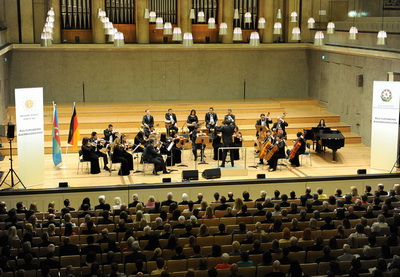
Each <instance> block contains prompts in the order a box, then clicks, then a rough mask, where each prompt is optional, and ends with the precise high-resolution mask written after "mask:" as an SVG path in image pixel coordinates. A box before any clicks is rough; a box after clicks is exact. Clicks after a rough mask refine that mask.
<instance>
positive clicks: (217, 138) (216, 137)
mask: <svg viewBox="0 0 400 277" xmlns="http://www.w3.org/2000/svg"><path fill="white" fill-rule="evenodd" d="M212 146H213V149H214V160H215V161H217V160H218V157H219V160H222V150H221V149H220V150H219V154H218V149H219V148H220V147H223V146H224V145H223V144H222V136H221V132H217V131H215V132H214V133H212Z"/></svg>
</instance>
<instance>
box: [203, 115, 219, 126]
mask: <svg viewBox="0 0 400 277" xmlns="http://www.w3.org/2000/svg"><path fill="white" fill-rule="evenodd" d="M212 115H213V118H214V122H215V123H217V121H218V116H217V114H216V113H212ZM210 118H211V114H210V113H206V117H205V121H206V124H210Z"/></svg>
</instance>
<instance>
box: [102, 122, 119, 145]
mask: <svg viewBox="0 0 400 277" xmlns="http://www.w3.org/2000/svg"><path fill="white" fill-rule="evenodd" d="M103 133H104V140H106V141H107V142H108V143H111V142H113V141H114V140H115V139H116V138H117V137H118V136H117V135H118V132H117V131H115V130H114V127H113V125H112V124H108V127H107V129H105V130H104V132H103Z"/></svg>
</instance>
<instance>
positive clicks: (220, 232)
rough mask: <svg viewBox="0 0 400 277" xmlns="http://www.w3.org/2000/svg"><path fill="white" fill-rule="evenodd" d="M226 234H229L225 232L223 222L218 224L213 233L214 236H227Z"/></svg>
mask: <svg viewBox="0 0 400 277" xmlns="http://www.w3.org/2000/svg"><path fill="white" fill-rule="evenodd" d="M227 235H230V234H228V233H226V232H225V224H224V223H220V224H218V232H217V233H215V234H214V236H227Z"/></svg>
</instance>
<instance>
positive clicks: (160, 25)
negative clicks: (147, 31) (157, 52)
mask: <svg viewBox="0 0 400 277" xmlns="http://www.w3.org/2000/svg"><path fill="white" fill-rule="evenodd" d="M156 29H158V30H162V29H164V21H163V19H162V17H157V19H156Z"/></svg>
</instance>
